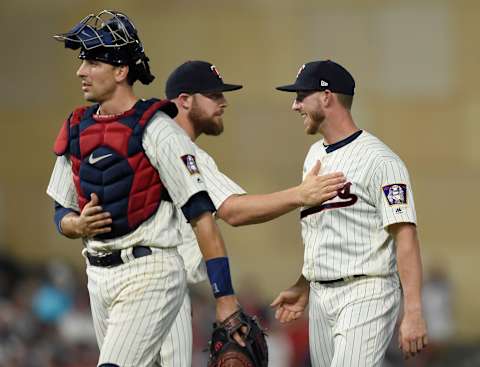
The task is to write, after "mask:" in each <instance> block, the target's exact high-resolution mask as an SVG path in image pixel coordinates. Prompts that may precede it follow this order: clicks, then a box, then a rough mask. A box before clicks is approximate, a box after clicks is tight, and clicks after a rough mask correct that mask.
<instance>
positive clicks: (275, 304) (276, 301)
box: [270, 294, 283, 308]
mask: <svg viewBox="0 0 480 367" xmlns="http://www.w3.org/2000/svg"><path fill="white" fill-rule="evenodd" d="M282 303H283V296H282V295H281V294H279V295H278V296H277V298H275V299H274V300H273V302H272V303H270V307H272V308H275V307H278V306H280V305H281V304H282Z"/></svg>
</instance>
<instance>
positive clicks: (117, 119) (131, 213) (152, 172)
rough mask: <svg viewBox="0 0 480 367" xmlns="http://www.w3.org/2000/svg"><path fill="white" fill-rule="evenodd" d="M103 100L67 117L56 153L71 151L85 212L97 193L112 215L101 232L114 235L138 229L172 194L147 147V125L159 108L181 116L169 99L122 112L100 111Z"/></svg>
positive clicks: (167, 112) (173, 115)
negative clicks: (108, 227) (108, 226)
mask: <svg viewBox="0 0 480 367" xmlns="http://www.w3.org/2000/svg"><path fill="white" fill-rule="evenodd" d="M98 107H99V106H98V104H97V105H93V106H88V107H80V108H77V109H76V110H75V111H73V112H72V114H71V115H70V117H69V118H68V119H67V120H66V121H65V123H64V125H63V127H62V130H61V131H60V133H59V135H58V137H57V140H56V141H55V148H54V150H55V154H57V155H64V154H68V155H69V158H70V161H71V163H72V173H73V182H74V184H75V188H76V191H77V197H78V206H79V207H80V210H82V209H83V207H84V206H85V204H87V203H88V202H89V201H90V194H92V193H95V194H96V195H97V196H98V198H99V201H100V205H101V206H102V208H103V210H104V211H107V212H109V213H110V214H111V218H112V224H111V228H112V231H111V232H109V233H105V234H102V235H98V236H96V238H99V239H109V238H116V237H120V236H123V235H125V234H127V233H130V232H132V231H134V230H135V229H136V228H137V227H138V226H139V225H140V224H142V223H143V222H144V221H145V220H147V219H148V218H150V217H151V216H152V215H153V214H154V213H155V212H156V211H157V209H158V206H159V205H160V202H161V200H162V198H164V199H165V198H166V197H168V193H167V191H166V189H165V188H164V186H163V184H162V182H161V180H160V176H159V175H158V171H157V170H156V169H155V168H154V167H153V166H152V165H151V163H150V161H149V160H148V157H147V156H146V154H145V151H144V149H143V146H142V137H143V132H144V131H145V128H146V126H147V124H148V122H149V121H150V119H151V118H152V117H153V116H154V114H155V113H156V112H157V111H159V110H160V111H163V112H165V113H166V114H168V115H169V116H170V117H172V118H173V117H175V116H176V114H177V108H176V106H175V104H173V103H172V102H170V101H167V100H163V101H161V100H158V99H150V100H146V101H143V100H140V101H138V102H137V103H136V104H135V106H134V107H133V108H132V109H131V110H129V111H126V112H124V113H123V114H121V115H108V116H105V115H96V112H97V110H98Z"/></svg>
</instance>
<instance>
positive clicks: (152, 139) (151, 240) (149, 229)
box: [47, 112, 206, 253]
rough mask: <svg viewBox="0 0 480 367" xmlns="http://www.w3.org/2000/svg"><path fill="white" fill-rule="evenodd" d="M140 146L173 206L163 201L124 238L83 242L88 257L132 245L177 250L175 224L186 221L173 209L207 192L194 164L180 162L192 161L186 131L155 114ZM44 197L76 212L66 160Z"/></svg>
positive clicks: (57, 167)
mask: <svg viewBox="0 0 480 367" xmlns="http://www.w3.org/2000/svg"><path fill="white" fill-rule="evenodd" d="M142 145H143V148H144V149H145V154H146V155H147V157H148V159H149V160H150V163H151V164H152V165H153V166H154V167H155V168H156V169H157V170H158V172H159V174H160V178H161V180H162V183H163V184H164V185H165V187H166V188H167V190H168V193H169V194H170V196H171V198H172V200H173V203H171V202H166V201H162V202H161V203H160V206H159V208H158V210H157V212H156V213H155V214H154V215H153V216H151V217H150V218H149V219H148V220H146V221H145V222H144V223H142V224H141V225H140V226H139V227H138V228H137V229H136V230H135V231H133V232H131V233H128V234H126V235H124V236H121V237H118V238H113V239H109V240H101V241H99V240H96V239H85V240H84V243H85V245H86V248H87V250H88V251H89V252H91V253H96V252H109V251H112V250H119V249H124V248H128V247H131V246H133V245H145V246H151V247H174V246H177V245H178V244H179V243H180V241H181V239H180V235H179V232H178V224H179V222H180V220H181V221H184V219H185V218H184V217H183V215H182V216H181V218H180V216H179V212H177V210H176V208H181V207H182V206H183V205H184V204H185V203H186V202H187V201H188V199H189V198H190V197H191V196H192V195H194V194H195V193H197V192H200V191H206V187H205V184H204V181H203V178H202V177H201V175H200V174H198V173H196V172H195V170H194V168H192V166H191V165H192V164H193V165H194V164H195V160H193V163H192V161H191V160H185V161H186V162H184V160H183V159H182V157H185V156H186V157H195V148H194V145H193V144H192V142H191V141H190V138H189V137H188V136H187V135H186V133H185V131H184V130H183V129H181V128H180V127H179V126H178V125H177V123H176V122H175V121H173V120H172V119H171V118H169V117H168V116H167V115H166V114H165V113H163V112H157V114H156V115H155V116H154V118H153V119H152V121H150V123H149V124H148V126H147V128H146V129H145V132H144V136H143V140H142ZM187 163H189V165H190V166H189V165H188V164H187ZM47 194H48V195H50V196H51V197H52V198H53V199H54V200H55V201H57V202H58V203H59V204H60V205H62V206H63V207H66V208H71V209H74V210H77V211H78V210H79V209H78V204H77V193H76V191H75V186H74V184H73V178H72V170H71V164H70V160H69V159H68V157H65V156H61V157H58V158H57V161H56V163H55V167H54V169H53V173H52V176H51V179H50V183H49V185H48V188H47ZM100 204H101V203H100Z"/></svg>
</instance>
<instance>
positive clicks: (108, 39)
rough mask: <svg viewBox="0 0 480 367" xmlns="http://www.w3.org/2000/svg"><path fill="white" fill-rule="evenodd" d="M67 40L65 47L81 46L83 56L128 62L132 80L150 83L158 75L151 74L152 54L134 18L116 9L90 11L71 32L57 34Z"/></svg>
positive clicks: (108, 61) (115, 63)
mask: <svg viewBox="0 0 480 367" xmlns="http://www.w3.org/2000/svg"><path fill="white" fill-rule="evenodd" d="M53 37H54V38H55V39H56V40H57V41H60V42H64V43H65V48H70V49H72V50H77V49H79V48H80V55H79V56H78V57H79V58H80V59H89V60H98V61H102V62H106V63H108V64H111V65H115V66H119V65H128V66H129V68H130V72H129V82H130V83H131V84H133V82H135V80H140V82H142V83H143V84H150V83H151V82H152V81H153V79H155V77H154V76H153V75H152V74H151V73H150V66H149V64H148V61H149V59H148V57H147V56H146V55H145V51H144V49H143V45H142V42H141V41H140V39H139V37H138V33H137V29H136V28H135V26H134V25H133V23H132V21H131V20H130V19H129V18H128V17H127V16H126V15H125V14H122V13H120V12H117V11H113V10H103V11H101V12H100V13H98V14H97V15H95V14H90V15H88V16H87V17H85V18H84V19H82V20H81V21H80V23H78V24H77V25H75V26H74V27H73V28H72V29H71V30H70V31H68V32H67V33H61V34H57V35H55V36H53Z"/></svg>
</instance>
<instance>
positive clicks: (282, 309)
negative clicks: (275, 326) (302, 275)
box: [270, 282, 310, 323]
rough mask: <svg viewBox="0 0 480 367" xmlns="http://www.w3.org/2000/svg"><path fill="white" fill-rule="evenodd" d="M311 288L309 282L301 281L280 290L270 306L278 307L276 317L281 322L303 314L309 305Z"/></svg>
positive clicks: (294, 318)
mask: <svg viewBox="0 0 480 367" xmlns="http://www.w3.org/2000/svg"><path fill="white" fill-rule="evenodd" d="M309 291H310V288H309V286H308V284H304V283H299V282H297V284H295V285H294V286H292V287H290V288H288V289H286V290H284V291H282V292H280V294H279V295H278V296H277V298H275V299H274V300H273V302H272V303H271V304H270V307H273V308H276V309H277V310H276V311H275V318H276V319H277V320H278V321H280V322H281V323H286V322H290V321H293V320H296V319H298V318H299V317H300V316H302V314H303V312H304V311H305V308H306V307H307V305H308V295H309Z"/></svg>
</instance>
